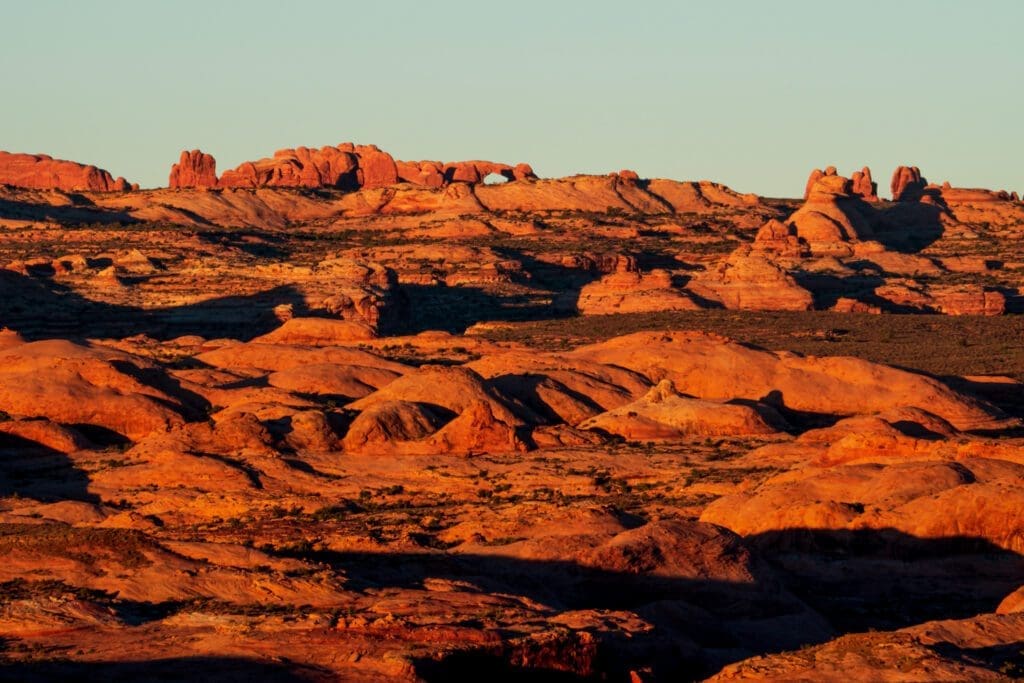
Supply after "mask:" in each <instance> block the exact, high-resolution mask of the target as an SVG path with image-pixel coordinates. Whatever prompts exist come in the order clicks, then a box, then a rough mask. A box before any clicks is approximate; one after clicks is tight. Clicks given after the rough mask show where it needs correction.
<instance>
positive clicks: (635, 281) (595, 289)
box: [575, 259, 700, 315]
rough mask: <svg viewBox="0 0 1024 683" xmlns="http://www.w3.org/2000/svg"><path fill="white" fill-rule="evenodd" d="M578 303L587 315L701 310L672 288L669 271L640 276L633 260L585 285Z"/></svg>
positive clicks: (626, 260) (658, 271)
mask: <svg viewBox="0 0 1024 683" xmlns="http://www.w3.org/2000/svg"><path fill="white" fill-rule="evenodd" d="M575 303H576V309H577V310H578V311H579V312H580V313H583V314H584V315H607V314H610V313H647V312H652V311H695V310H699V309H700V306H699V305H697V303H696V302H694V301H693V299H691V298H690V297H689V296H688V295H687V294H686V293H684V292H682V291H680V290H679V289H677V288H676V287H674V286H673V285H672V276H671V275H670V274H669V273H668V272H667V271H665V270H660V269H655V270H652V271H650V272H649V273H641V272H640V269H639V268H637V267H636V263H635V262H634V261H631V260H630V259H623V260H621V262H620V263H619V265H618V266H617V268H616V270H615V272H614V273H611V274H609V275H606V276H604V277H602V278H601V279H600V280H598V281H596V282H591V283H590V284H588V285H585V286H584V287H583V288H582V289H581V290H580V293H579V296H578V298H577V300H576V302H575Z"/></svg>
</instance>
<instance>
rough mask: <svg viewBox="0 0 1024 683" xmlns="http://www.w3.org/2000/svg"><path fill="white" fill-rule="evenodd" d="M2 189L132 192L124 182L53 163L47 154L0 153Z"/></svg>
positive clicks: (91, 170)
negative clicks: (8, 186) (12, 187)
mask: <svg viewBox="0 0 1024 683" xmlns="http://www.w3.org/2000/svg"><path fill="white" fill-rule="evenodd" d="M0 185H14V186H16V187H25V188H30V189H33V190H64V191H67V192H128V191H129V190H131V189H133V187H138V186H132V185H129V184H128V181H126V180H125V179H124V178H118V179H116V180H115V179H114V178H113V176H111V175H110V173H109V172H107V171H104V170H103V169H101V168H96V167H95V166H86V165H84V164H79V163H77V162H75V161H64V160H62V159H54V158H53V157H50V156H47V155H46V154H11V153H10V152H0Z"/></svg>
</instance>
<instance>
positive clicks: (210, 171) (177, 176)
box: [167, 149, 217, 188]
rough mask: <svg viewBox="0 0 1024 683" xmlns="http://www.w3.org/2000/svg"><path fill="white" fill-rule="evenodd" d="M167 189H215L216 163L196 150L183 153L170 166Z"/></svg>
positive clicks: (211, 157) (210, 156)
mask: <svg viewBox="0 0 1024 683" xmlns="http://www.w3.org/2000/svg"><path fill="white" fill-rule="evenodd" d="M167 185H168V187H171V188H178V187H216V186H217V161H216V159H214V158H213V156H212V155H210V154H204V153H203V152H201V151H200V150H198V149H194V150H192V151H191V152H189V151H184V152H182V153H181V158H180V159H179V160H178V163H176V164H174V165H173V166H171V177H170V178H169V179H168V181H167Z"/></svg>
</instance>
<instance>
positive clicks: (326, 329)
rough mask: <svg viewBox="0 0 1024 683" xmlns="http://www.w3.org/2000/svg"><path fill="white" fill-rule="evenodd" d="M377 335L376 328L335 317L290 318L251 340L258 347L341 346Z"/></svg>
mask: <svg viewBox="0 0 1024 683" xmlns="http://www.w3.org/2000/svg"><path fill="white" fill-rule="evenodd" d="M378 317H379V316H378ZM376 336H377V333H376V332H375V331H374V329H373V328H372V327H370V326H369V325H367V324H366V323H362V322H355V321H352V320H335V319H333V318H291V319H289V320H287V321H285V323H284V324H283V325H281V327H278V328H277V329H276V330H274V331H273V332H269V333H267V334H264V335H262V336H259V337H256V338H255V339H253V340H252V341H253V343H257V344H260V343H263V344H294V345H298V346H339V345H344V344H345V343H346V342H352V341H363V340H366V339H374V338H375V337H376Z"/></svg>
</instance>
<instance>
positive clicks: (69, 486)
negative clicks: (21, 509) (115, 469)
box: [0, 432, 99, 503]
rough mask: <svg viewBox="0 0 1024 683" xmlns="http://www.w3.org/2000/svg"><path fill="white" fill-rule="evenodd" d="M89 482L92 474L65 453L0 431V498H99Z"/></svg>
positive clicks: (45, 500)
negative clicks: (91, 489) (13, 496)
mask: <svg viewBox="0 0 1024 683" xmlns="http://www.w3.org/2000/svg"><path fill="white" fill-rule="evenodd" d="M83 445H94V444H85V443H83ZM88 486H89V477H88V475H86V473H85V472H83V471H82V470H80V469H78V468H77V467H75V464H74V462H73V461H72V460H71V458H69V457H68V456H67V455H65V454H64V453H61V452H60V451H56V450H54V449H52V448H49V447H47V446H44V445H43V444H40V443H37V442H35V441H32V440H30V439H27V438H24V437H21V436H16V435H14V434H7V433H3V432H0V498H5V497H7V496H12V495H18V496H21V497H23V498H30V499H34V500H38V501H40V502H43V503H56V502H59V501H62V500H77V501H83V502H88V503H97V502H99V498H98V497H97V496H96V495H95V494H92V493H89V491H88Z"/></svg>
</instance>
